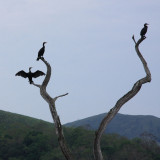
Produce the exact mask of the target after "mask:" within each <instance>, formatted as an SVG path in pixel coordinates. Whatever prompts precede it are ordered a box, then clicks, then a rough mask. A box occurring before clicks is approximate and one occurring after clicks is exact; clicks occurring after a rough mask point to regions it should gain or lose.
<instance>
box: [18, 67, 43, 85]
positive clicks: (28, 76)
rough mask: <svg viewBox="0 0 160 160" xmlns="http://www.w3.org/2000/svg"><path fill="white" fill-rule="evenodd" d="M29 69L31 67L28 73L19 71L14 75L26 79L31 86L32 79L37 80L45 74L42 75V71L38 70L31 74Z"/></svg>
mask: <svg viewBox="0 0 160 160" xmlns="http://www.w3.org/2000/svg"><path fill="white" fill-rule="evenodd" d="M31 68H32V67H29V72H28V73H26V72H25V71H23V70H21V71H19V72H17V73H16V74H15V76H21V77H23V78H28V80H29V83H30V84H32V83H33V81H32V78H37V77H39V76H43V75H45V73H43V72H42V71H39V70H37V71H36V72H31Z"/></svg>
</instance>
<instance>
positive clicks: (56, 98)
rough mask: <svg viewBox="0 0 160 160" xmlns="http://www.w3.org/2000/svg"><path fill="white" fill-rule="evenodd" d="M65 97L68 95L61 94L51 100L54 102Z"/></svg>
mask: <svg viewBox="0 0 160 160" xmlns="http://www.w3.org/2000/svg"><path fill="white" fill-rule="evenodd" d="M66 95H68V93H66V94H62V95H59V96H57V97H55V98H53V100H54V101H56V100H57V99H58V98H59V97H64V96H66Z"/></svg>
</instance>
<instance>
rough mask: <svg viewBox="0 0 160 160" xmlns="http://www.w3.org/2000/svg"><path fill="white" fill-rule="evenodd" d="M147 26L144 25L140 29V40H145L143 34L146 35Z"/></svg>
mask: <svg viewBox="0 0 160 160" xmlns="http://www.w3.org/2000/svg"><path fill="white" fill-rule="evenodd" d="M147 25H149V24H147V23H145V24H144V27H143V28H142V30H141V32H140V35H141V38H145V34H146V33H147V29H148V26H147Z"/></svg>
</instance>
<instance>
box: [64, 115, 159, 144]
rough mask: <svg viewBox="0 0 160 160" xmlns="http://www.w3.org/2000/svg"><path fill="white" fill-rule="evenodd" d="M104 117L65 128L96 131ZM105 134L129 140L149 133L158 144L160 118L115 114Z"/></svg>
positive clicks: (78, 122)
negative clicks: (113, 134) (81, 128)
mask: <svg viewBox="0 0 160 160" xmlns="http://www.w3.org/2000/svg"><path fill="white" fill-rule="evenodd" d="M104 116H105V113H104V114H100V115H96V116H92V117H88V118H85V119H82V120H78V121H74V122H71V123H67V124H66V125H65V126H69V127H79V126H82V127H84V128H86V129H89V130H96V129H97V128H98V126H99V124H100V122H101V120H102V118H103V117H104ZM105 133H116V134H119V135H121V136H125V137H127V138H129V139H130V138H135V137H140V136H141V134H143V133H150V134H152V135H154V136H155V137H156V140H157V141H159V142H160V118H157V117H154V116H142V115H138V116H132V115H123V114H117V115H116V116H115V117H114V119H113V120H112V121H111V123H110V124H109V125H108V127H107V129H106V131H105Z"/></svg>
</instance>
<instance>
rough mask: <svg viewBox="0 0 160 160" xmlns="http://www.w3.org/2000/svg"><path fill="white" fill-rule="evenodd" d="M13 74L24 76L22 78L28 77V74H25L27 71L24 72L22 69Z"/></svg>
mask: <svg viewBox="0 0 160 160" xmlns="http://www.w3.org/2000/svg"><path fill="white" fill-rule="evenodd" d="M15 76H21V77H24V78H27V77H28V76H27V73H26V72H25V71H23V70H21V71H19V72H17V73H16V74H15Z"/></svg>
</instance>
